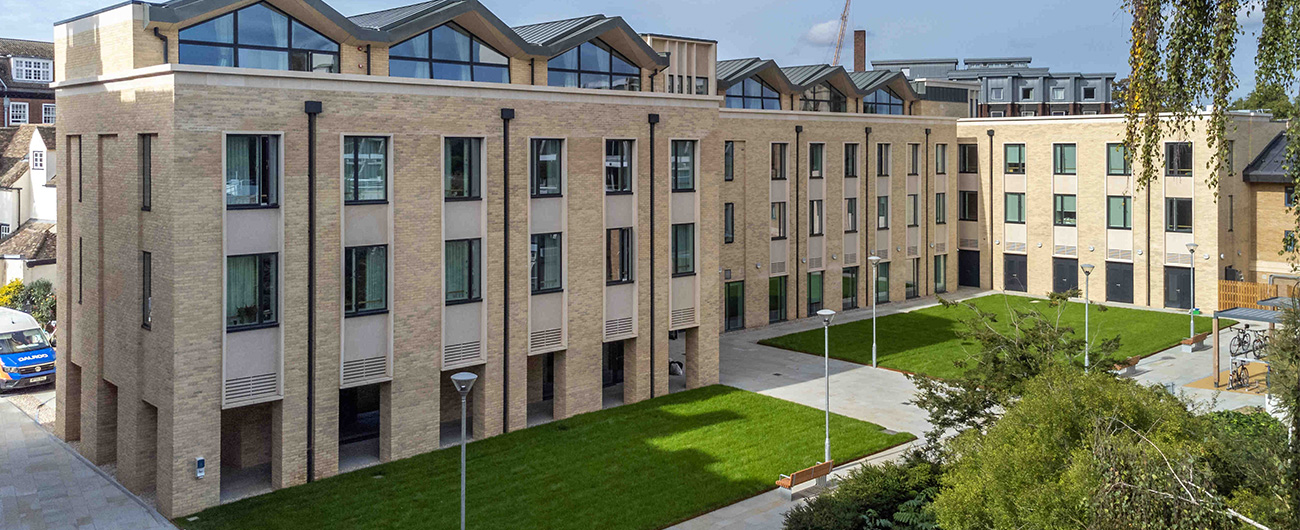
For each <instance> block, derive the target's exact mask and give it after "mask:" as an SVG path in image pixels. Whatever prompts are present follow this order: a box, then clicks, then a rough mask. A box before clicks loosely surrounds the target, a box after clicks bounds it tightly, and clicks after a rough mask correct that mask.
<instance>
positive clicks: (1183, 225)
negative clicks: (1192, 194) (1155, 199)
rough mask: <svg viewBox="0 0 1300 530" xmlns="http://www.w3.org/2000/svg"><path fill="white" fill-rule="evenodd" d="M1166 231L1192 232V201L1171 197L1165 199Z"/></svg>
mask: <svg viewBox="0 0 1300 530" xmlns="http://www.w3.org/2000/svg"><path fill="white" fill-rule="evenodd" d="M1165 231H1166V232H1191V231H1192V200H1191V199H1186V198H1177V197H1171V198H1166V199H1165Z"/></svg>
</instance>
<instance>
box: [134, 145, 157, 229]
mask: <svg viewBox="0 0 1300 530" xmlns="http://www.w3.org/2000/svg"><path fill="white" fill-rule="evenodd" d="M157 137H158V135H156V134H141V135H139V136H138V138H139V140H140V147H139V150H140V211H142V212H148V211H151V210H153V140H154V139H155V138H157Z"/></svg>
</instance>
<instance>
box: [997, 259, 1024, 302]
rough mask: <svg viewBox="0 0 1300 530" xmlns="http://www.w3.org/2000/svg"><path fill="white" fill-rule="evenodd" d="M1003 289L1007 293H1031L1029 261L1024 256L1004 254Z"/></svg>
mask: <svg viewBox="0 0 1300 530" xmlns="http://www.w3.org/2000/svg"><path fill="white" fill-rule="evenodd" d="M1003 256H1004V257H1003V263H1004V266H1003V267H1002V271H1003V274H1004V276H1003V277H1002V288H1003V289H1005V290H1007V291H1019V292H1022V293H1023V292H1027V291H1029V286H1028V285H1027V284H1028V283H1029V259H1028V256H1025V255H1023V254H1004V255H1003Z"/></svg>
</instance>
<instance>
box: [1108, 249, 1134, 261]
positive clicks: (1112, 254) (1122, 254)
mask: <svg viewBox="0 0 1300 530" xmlns="http://www.w3.org/2000/svg"><path fill="white" fill-rule="evenodd" d="M1106 259H1113V260H1120V261H1133V251H1132V250H1121V249H1118V248H1112V249H1108V250H1107V251H1106Z"/></svg>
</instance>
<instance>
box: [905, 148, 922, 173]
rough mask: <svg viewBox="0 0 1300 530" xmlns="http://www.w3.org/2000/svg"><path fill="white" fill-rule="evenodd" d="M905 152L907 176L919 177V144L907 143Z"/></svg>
mask: <svg viewBox="0 0 1300 530" xmlns="http://www.w3.org/2000/svg"><path fill="white" fill-rule="evenodd" d="M907 151H908V153H907V174H908V176H911V175H920V174H921V144H917V143H909V144H907Z"/></svg>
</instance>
